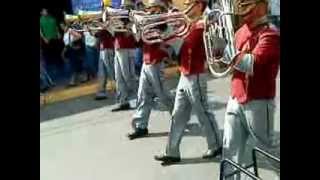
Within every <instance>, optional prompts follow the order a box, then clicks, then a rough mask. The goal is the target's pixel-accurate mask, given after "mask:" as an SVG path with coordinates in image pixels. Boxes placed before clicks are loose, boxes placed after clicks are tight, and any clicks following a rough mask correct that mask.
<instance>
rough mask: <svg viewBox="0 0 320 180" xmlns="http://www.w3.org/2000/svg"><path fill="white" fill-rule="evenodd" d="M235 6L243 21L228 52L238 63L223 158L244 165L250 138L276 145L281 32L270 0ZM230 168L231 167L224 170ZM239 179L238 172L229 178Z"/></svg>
mask: <svg viewBox="0 0 320 180" xmlns="http://www.w3.org/2000/svg"><path fill="white" fill-rule="evenodd" d="M234 6H235V7H234V9H235V14H237V15H239V16H241V19H243V23H244V24H243V25H242V26H241V27H240V29H239V30H237V32H236V34H235V43H236V49H237V51H238V53H237V54H236V53H234V54H235V55H230V54H225V57H233V59H234V61H233V62H234V63H235V64H234V65H233V67H234V73H233V77H232V82H231V97H230V99H229V101H228V105H227V110H226V114H225V122H224V137H223V158H228V159H231V160H233V161H234V162H236V163H239V164H244V163H246V162H247V159H245V158H244V157H250V156H246V154H245V152H251V151H246V150H245V149H246V148H247V147H246V144H247V140H248V138H249V137H253V139H254V140H255V142H256V143H257V145H258V146H260V147H262V148H267V150H268V149H269V148H270V149H271V148H273V147H272V146H274V144H273V138H272V126H273V115H274V110H275V105H274V97H275V93H276V77H277V74H278V71H279V63H280V34H279V31H278V30H276V29H275V28H274V27H271V26H270V25H269V23H268V20H267V12H268V2H267V0H235V3H234ZM270 149H269V150H270ZM226 168H227V167H226ZM231 171H232V169H231V168H229V167H228V168H227V169H226V171H225V172H226V174H229V173H230V172H231ZM240 178H241V177H240V176H239V175H236V176H233V177H231V178H228V179H238V180H239V179H240Z"/></svg>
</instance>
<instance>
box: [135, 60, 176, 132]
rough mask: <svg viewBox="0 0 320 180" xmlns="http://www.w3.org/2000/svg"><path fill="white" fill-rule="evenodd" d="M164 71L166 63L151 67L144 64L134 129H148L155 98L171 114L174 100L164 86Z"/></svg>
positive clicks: (151, 65)
mask: <svg viewBox="0 0 320 180" xmlns="http://www.w3.org/2000/svg"><path fill="white" fill-rule="evenodd" d="M163 69H164V63H162V62H160V63H157V64H150V65H147V64H144V63H143V65H142V70H141V74H140V81H139V88H138V102H137V110H136V113H135V114H134V117H133V121H132V127H133V129H136V128H141V129H145V128H148V124H149V116H150V113H151V109H152V106H153V102H154V97H155V96H157V97H158V98H159V100H160V102H161V103H162V104H163V105H165V106H166V108H167V110H168V111H169V112H170V113H171V111H172V109H173V100H172V99H171V97H170V93H169V90H168V89H167V88H166V87H165V86H164V84H163V81H164V76H163Z"/></svg>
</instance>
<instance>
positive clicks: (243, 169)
mask: <svg viewBox="0 0 320 180" xmlns="http://www.w3.org/2000/svg"><path fill="white" fill-rule="evenodd" d="M257 154H261V155H263V156H264V157H266V158H268V159H271V160H273V161H275V162H277V163H279V165H280V159H279V158H277V157H275V156H273V155H271V154H270V153H267V152H265V151H263V150H262V149H260V148H257V147H256V148H254V149H253V150H252V160H253V163H252V164H250V165H247V166H244V167H243V166H241V165H239V164H237V163H235V162H233V161H232V160H230V159H224V160H222V162H221V163H220V178H219V179H220V180H224V178H228V177H232V176H234V175H236V174H239V173H244V174H246V175H247V176H249V177H250V178H251V179H254V180H262V179H261V178H260V177H259V173H258V163H257ZM227 164H228V165H230V166H232V167H234V168H235V169H236V170H234V171H233V172H231V173H229V174H226V175H225V166H226V165H227ZM252 167H253V170H254V172H253V173H252V172H250V171H248V169H249V168H252Z"/></svg>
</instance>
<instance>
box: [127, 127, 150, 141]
mask: <svg viewBox="0 0 320 180" xmlns="http://www.w3.org/2000/svg"><path fill="white" fill-rule="evenodd" d="M148 133H149V132H148V129H139V128H137V129H136V130H135V131H134V132H133V133H130V134H128V138H129V139H130V140H133V139H136V138H140V137H144V136H146V135H148Z"/></svg>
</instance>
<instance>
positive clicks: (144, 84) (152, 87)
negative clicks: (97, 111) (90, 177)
mask: <svg viewBox="0 0 320 180" xmlns="http://www.w3.org/2000/svg"><path fill="white" fill-rule="evenodd" d="M166 8H167V7H166V6H165V4H164V3H163V1H162V0H149V6H148V7H147V11H149V12H151V14H160V13H163V12H164V11H165V10H166ZM166 58H168V54H167V52H166V50H163V49H161V48H160V43H155V44H147V43H144V44H143V65H142V70H141V74H140V82H139V88H138V103H137V104H138V106H137V110H136V113H135V114H134V116H133V120H132V127H133V130H134V132H133V133H130V134H129V135H128V137H129V139H134V138H138V137H142V136H144V135H147V134H148V123H149V116H150V113H151V109H152V104H153V102H154V97H155V96H157V97H158V98H159V100H160V102H161V103H162V104H164V105H165V106H166V107H167V109H168V111H169V112H170V113H171V111H172V108H173V101H172V99H171V97H170V95H169V91H168V89H167V88H166V87H165V86H164V84H163V81H164V77H163V68H164V63H163V60H164V59H166Z"/></svg>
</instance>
